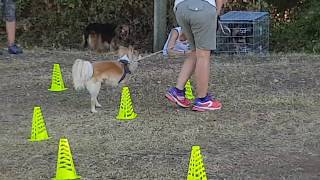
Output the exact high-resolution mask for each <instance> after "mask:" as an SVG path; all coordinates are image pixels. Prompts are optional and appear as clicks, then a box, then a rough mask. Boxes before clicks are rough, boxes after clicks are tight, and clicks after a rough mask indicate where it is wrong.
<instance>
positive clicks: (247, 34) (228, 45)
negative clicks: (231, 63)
mask: <svg viewBox="0 0 320 180" xmlns="http://www.w3.org/2000/svg"><path fill="white" fill-rule="evenodd" d="M218 25H219V30H218V32H217V51H216V52H217V53H227V54H249V53H259V54H266V53H268V52H269V13H268V12H248V11H230V12H228V13H226V14H224V15H222V16H221V17H220V23H219V24H218Z"/></svg>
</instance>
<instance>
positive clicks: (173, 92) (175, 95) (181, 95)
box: [166, 87, 191, 108]
mask: <svg viewBox="0 0 320 180" xmlns="http://www.w3.org/2000/svg"><path fill="white" fill-rule="evenodd" d="M166 98H168V100H169V101H171V102H173V103H177V104H178V105H179V106H181V107H184V108H187V107H190V106H191V102H190V101H189V100H188V99H187V98H186V97H185V89H184V90H179V89H177V88H176V87H172V88H170V89H169V90H168V91H167V93H166Z"/></svg>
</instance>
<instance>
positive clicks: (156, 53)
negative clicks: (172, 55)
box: [137, 50, 163, 62]
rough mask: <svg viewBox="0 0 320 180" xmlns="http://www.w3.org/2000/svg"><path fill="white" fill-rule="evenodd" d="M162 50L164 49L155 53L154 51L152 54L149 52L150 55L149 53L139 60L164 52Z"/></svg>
mask: <svg viewBox="0 0 320 180" xmlns="http://www.w3.org/2000/svg"><path fill="white" fill-rule="evenodd" d="M162 51H163V50H160V51H157V52H154V53H152V54H149V55H147V56H144V57H142V58H139V59H138V60H137V61H138V62H139V61H141V60H144V59H146V58H149V57H152V56H154V55H157V54H159V53H162Z"/></svg>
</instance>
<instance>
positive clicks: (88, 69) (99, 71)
mask: <svg viewBox="0 0 320 180" xmlns="http://www.w3.org/2000/svg"><path fill="white" fill-rule="evenodd" d="M134 52H135V51H134V50H133V48H132V47H131V46H130V47H129V48H125V47H121V48H120V49H119V57H120V59H119V60H106V61H100V62H96V63H93V64H92V63H90V62H89V61H84V60H81V59H77V60H76V61H75V62H74V64H73V66H72V79H73V85H74V88H75V89H76V90H81V89H84V88H86V89H87V90H88V91H89V93H90V95H91V112H93V113H95V112H97V111H96V107H101V105H100V103H99V102H98V100H97V97H98V94H99V91H100V87H101V83H102V82H103V81H104V82H105V83H106V84H107V85H110V86H118V85H119V84H120V83H123V82H125V81H126V79H127V78H126V77H127V74H128V73H129V74H130V73H131V72H133V71H134V70H135V69H136V68H137V66H138V62H137V61H136V60H137V58H138V56H137V55H136V54H134Z"/></svg>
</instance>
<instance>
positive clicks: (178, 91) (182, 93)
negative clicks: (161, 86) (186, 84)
mask: <svg viewBox="0 0 320 180" xmlns="http://www.w3.org/2000/svg"><path fill="white" fill-rule="evenodd" d="M176 90H177V93H178V94H179V95H181V96H183V95H184V89H183V90H181V89H178V88H176Z"/></svg>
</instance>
